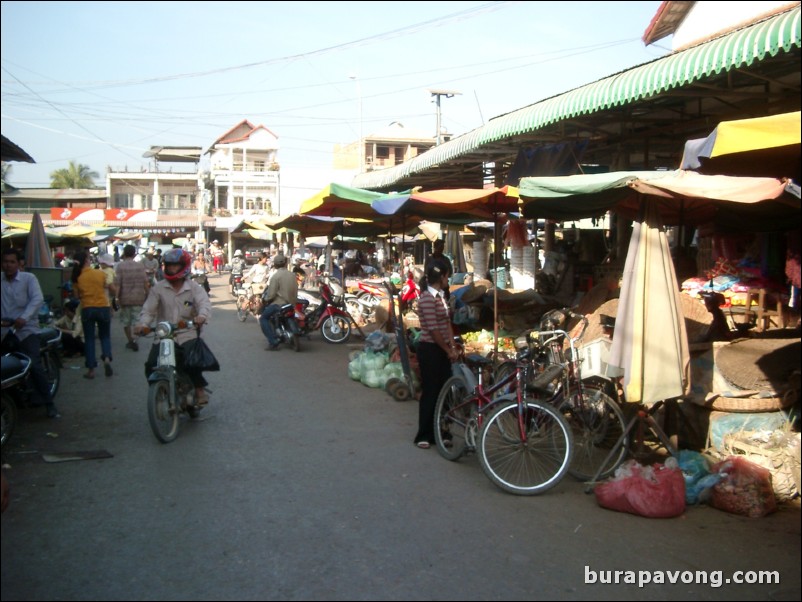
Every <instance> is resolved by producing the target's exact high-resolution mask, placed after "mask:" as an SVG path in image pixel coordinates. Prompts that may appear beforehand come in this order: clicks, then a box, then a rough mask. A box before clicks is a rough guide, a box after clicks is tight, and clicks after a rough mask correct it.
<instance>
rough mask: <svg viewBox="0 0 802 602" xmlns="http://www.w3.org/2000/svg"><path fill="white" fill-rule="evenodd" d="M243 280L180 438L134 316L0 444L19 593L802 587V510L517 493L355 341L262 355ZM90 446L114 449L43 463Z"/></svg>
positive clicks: (297, 594)
mask: <svg viewBox="0 0 802 602" xmlns="http://www.w3.org/2000/svg"><path fill="white" fill-rule="evenodd" d="M226 282H227V276H226V277H218V278H212V286H213V290H212V296H213V301H214V314H213V317H212V323H211V324H210V325H209V327H208V328H207V332H206V336H207V341H208V342H209V344H210V346H211V347H212V349H213V350H214V351H215V353H216V355H217V356H218V359H219V360H220V363H221V365H222V367H223V371H222V372H220V373H213V374H210V375H209V381H210V383H211V384H210V389H212V390H213V394H212V401H211V403H210V406H209V407H208V408H207V409H206V410H204V412H203V419H202V420H198V421H194V422H191V423H190V422H187V423H183V424H182V428H181V432H180V434H179V436H178V439H177V440H176V441H175V442H173V443H171V444H169V445H163V444H160V443H158V442H157V440H156V439H155V437H154V436H153V434H152V433H151V431H150V427H149V425H148V419H147V413H146V407H145V404H146V398H147V387H146V382H145V379H144V376H143V368H142V364H143V362H144V360H145V357H146V353H147V347H148V342H147V341H140V342H141V349H140V351H139V352H138V353H134V352H132V351H129V350H127V349H125V348H124V337H123V335H122V328H121V326H120V325H119V323H118V322H115V324H114V326H113V337H114V353H115V361H114V370H115V374H114V376H113V377H111V378H108V379H107V378H104V377H103V376H102V375H101V376H98V377H97V378H96V379H95V380H94V381H87V380H85V379H83V378H81V375H82V374H83V372H84V370H83V367H82V366H80V363H79V362H76V361H72V362H70V363H68V365H67V366H66V367H65V369H64V370H63V373H62V374H63V381H62V388H61V391H60V392H59V394H58V398H57V403H58V406H59V408H60V410H61V412H62V414H63V418H62V419H61V420H59V421H50V420H47V419H46V418H44V416H43V415H40V414H39V413H38V412H32V411H30V410H26V411H25V412H23V422H22V424H21V426H20V429H19V431H18V432H17V433H16V434H15V436H14V438H13V439H12V441H11V442H10V444H9V446H8V449H7V450H4V453H3V464H4V465H5V466H6V468H5V471H6V474H7V477H8V479H9V481H10V483H11V488H12V498H11V505H10V507H9V509H8V510H7V511H6V512H5V513H4V514H3V516H2V580H1V581H0V584H1V586H2V599H3V600H9V601H10V600H130V599H141V600H183V599H188V600H215V599H221V600H222V599H225V600H268V599H293V600H308V599H332V600H333V599H337V600H391V599H392V600H398V599H410V600H508V599H515V600H524V599H603V600H622V599H623V600H668V599H673V600H687V599H694V600H733V599H737V600H768V599H771V600H799V598H800V570H799V567H800V510H799V504H798V503H797V504H796V505H794V506H788V507H784V508H783V509H781V510H780V511H779V512H777V513H776V514H774V515H772V516H769V517H767V518H763V519H745V518H740V517H737V516H732V515H728V514H725V513H723V512H720V511H718V510H714V509H711V508H708V507H700V508H691V509H689V510H688V511H687V512H686V513H685V515H683V516H682V517H680V518H677V519H666V520H658V519H644V518H639V517H635V516H631V515H625V514H619V513H615V512H611V511H608V510H603V509H601V508H599V507H598V506H597V505H596V503H595V500H594V498H593V496H588V495H585V494H584V493H583V487H582V485H581V484H580V483H577V482H576V481H573V480H571V479H570V477H567V478H566V479H565V480H564V481H563V482H562V483H561V484H560V485H559V486H558V487H557V488H556V489H553V490H552V491H550V492H548V493H546V494H545V495H543V496H540V497H534V498H527V497H516V496H512V495H508V494H505V493H503V492H502V491H501V490H499V489H497V488H496V487H495V486H494V485H492V484H491V483H490V481H489V480H488V479H487V478H486V477H485V476H484V474H483V473H482V471H481V468H480V467H479V464H478V462H477V460H476V458H475V457H469V458H465V459H463V460H462V461H460V462H458V463H450V462H447V461H445V460H443V459H442V458H440V456H439V455H438V454H437V452H436V450H434V449H431V450H419V449H417V448H416V447H414V446H413V444H412V438H413V436H414V433H415V429H416V423H417V405H416V404H415V403H414V402H405V403H398V402H395V401H392V400H391V398H390V397H389V396H388V395H386V394H385V393H384V392H382V391H380V390H376V389H370V388H368V387H365V386H364V385H362V384H360V383H357V382H354V381H351V380H350V379H349V378H348V374H347V364H348V353H349V351H351V350H352V349H354V348H359V345H358V343H359V340H358V339H352V341H351V342H352V343H353V345H352V346H337V345H330V344H327V343H326V342H325V341H323V340H322V338H321V337H320V335H319V333H314V334H313V337H312V340H311V341H306V340H305V341H304V342H303V348H302V351H301V352H300V353H294V352H292V351H290V350H289V349H287V348H282V350H281V351H279V352H276V353H272V352H268V351H265V347H266V341H265V339H264V337H263V336H262V334H261V332H260V331H259V329H258V326H257V324H256V322H255V321H254V319H253V318H249V319H248V321H247V322H246V323H240V322H239V321H238V320H237V318H236V313H235V311H234V304H233V302H232V300H231V298H230V297H229V296H228V293H227V288H226ZM101 374H102V373H101ZM92 450H106V451H108V452H109V453H110V454H112V455H113V457H111V458H106V459H89V460H80V461H69V462H58V463H48V462H45V461H44V460H43V457H42V454H43V453H45V452H85V451H92ZM586 567H588V568H586ZM611 570H630V571H650V572H651V575H652V578H654V575H655V571H693V572H694V574H695V572H696V571H721V572H722V573H721V575H722V579H724V580H726V579H727V578H730V577H732V576H733V574H734V573H735V571H758V570H767V571H778V572H779V576H780V583H779V584H770V585H761V584H743V585H740V584H734V583H730V584H723V585H722V586H721V587H713V586H711V585H710V584H698V583H682V582H681V581H682V578H684V577H688V576H691V574H690V573H685V574H682V576H681V577H682V578H681V579H680V583H678V584H676V585H663V586H657V585H647V586H645V587H643V588H639V587H638V586H637V585H605V584H599V583H598V582H597V583H596V584H593V585H586V584H585V583H584V581H585V575H586V574H589V575H591V576H595V575H597V574H598V572H599V571H611ZM588 571H591V572H590V573H589V572H588ZM593 571H595V573H594V572H593ZM605 578H606V577H605ZM622 578H623V577H622ZM668 579H669V577H668V576H666V581H668Z"/></svg>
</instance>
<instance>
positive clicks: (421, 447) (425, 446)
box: [415, 441, 431, 449]
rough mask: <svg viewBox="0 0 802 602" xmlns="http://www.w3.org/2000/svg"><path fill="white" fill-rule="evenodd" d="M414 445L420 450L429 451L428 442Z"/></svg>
mask: <svg viewBox="0 0 802 602" xmlns="http://www.w3.org/2000/svg"><path fill="white" fill-rule="evenodd" d="M415 445H417V446H418V447H419V448H420V449H429V448H430V447H431V444H430V443H429V442H428V441H418V442H417V443H416V444H415Z"/></svg>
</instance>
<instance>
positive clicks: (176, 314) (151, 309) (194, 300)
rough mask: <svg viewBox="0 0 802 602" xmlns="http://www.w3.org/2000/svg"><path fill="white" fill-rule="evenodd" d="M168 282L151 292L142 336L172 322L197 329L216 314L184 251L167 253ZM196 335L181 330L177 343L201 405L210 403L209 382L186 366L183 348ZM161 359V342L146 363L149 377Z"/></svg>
mask: <svg viewBox="0 0 802 602" xmlns="http://www.w3.org/2000/svg"><path fill="white" fill-rule="evenodd" d="M163 263H164V280H160V281H159V282H157V283H156V284H155V285H154V286H153V287H152V288H151V289H150V292H149V293H148V298H147V299H146V300H145V304H144V305H143V306H142V313H141V314H140V316H139V323H138V324H137V325H136V327H135V329H134V332H135V333H136V334H141V333H142V332H143V330H144V329H145V328H146V327H149V326H151V325H152V324H154V323H155V322H170V323H171V324H178V323H179V322H182V321H189V320H192V321H193V322H194V323H195V325H196V326H200V325H202V324H205V323H206V322H207V321H208V320H209V318H210V317H211V315H212V303H211V301H210V300H209V295H207V294H206V291H204V290H203V287H202V286H201V285H200V284H198V283H197V282H195V281H194V280H192V279H191V278H189V274H190V271H191V269H192V268H191V263H192V257H191V256H190V254H189V253H187V252H186V251H183V250H181V249H171V250H169V251H167V252H166V253H165V254H164V259H163ZM195 337H196V334H195V332H192V331H186V330H185V331H179V332H178V333H177V334H176V336H175V340H176V342H177V343H178V344H179V347H177V350H178V353H177V358H176V360H177V362H178V365H179V366H182V369H183V371H184V372H186V374H187V376H189V378H190V379H191V380H192V384H193V385H194V386H195V399H196V401H197V403H198V404H199V405H204V404H206V403H208V402H209V395H208V393H207V392H206V389H205V387H206V385H207V384H208V382H207V381H206V379H205V378H203V374H202V373H201V371H200V370H198V369H194V368H185V367H183V362H184V358H183V353H182V352H181V347H180V345H182V344H184V343H186V342H188V341H190V340H192V339H194V338H195ZM158 356H159V345H158V341H154V345H153V347H152V348H151V350H150V355H148V360H147V362H145V376H149V375H150V373H151V372H153V369H154V368H155V367H156V362H157V359H158Z"/></svg>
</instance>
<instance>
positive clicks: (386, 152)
mask: <svg viewBox="0 0 802 602" xmlns="http://www.w3.org/2000/svg"><path fill="white" fill-rule="evenodd" d="M376 158H377V159H389V158H390V147H389V146H376Z"/></svg>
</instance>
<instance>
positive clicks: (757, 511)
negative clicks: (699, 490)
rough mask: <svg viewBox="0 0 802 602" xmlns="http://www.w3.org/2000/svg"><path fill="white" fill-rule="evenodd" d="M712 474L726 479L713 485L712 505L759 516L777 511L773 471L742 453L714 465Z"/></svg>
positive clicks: (746, 514) (734, 512)
mask: <svg viewBox="0 0 802 602" xmlns="http://www.w3.org/2000/svg"><path fill="white" fill-rule="evenodd" d="M710 472H711V474H722V475H724V478H723V479H722V480H721V481H720V482H718V483H716V485H715V486H714V487H713V495H712V497H711V498H710V505H711V506H713V507H714V508H718V509H719V510H724V511H725V512H732V513H733V514H740V515H741V516H749V517H751V518H759V517H761V516H766V515H767V514H771V513H772V512H774V511H776V510H777V499H776V498H775V497H774V488H773V487H772V485H771V472H769V470H768V469H766V468H763V467H762V466H758V465H757V464H755V463H753V462H750V461H749V460H747V459H746V458H742V457H740V456H730V457H729V458H727V459H726V460H724V461H722V462H719V463H718V464H715V465H713V467H712V468H711V469H710Z"/></svg>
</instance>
